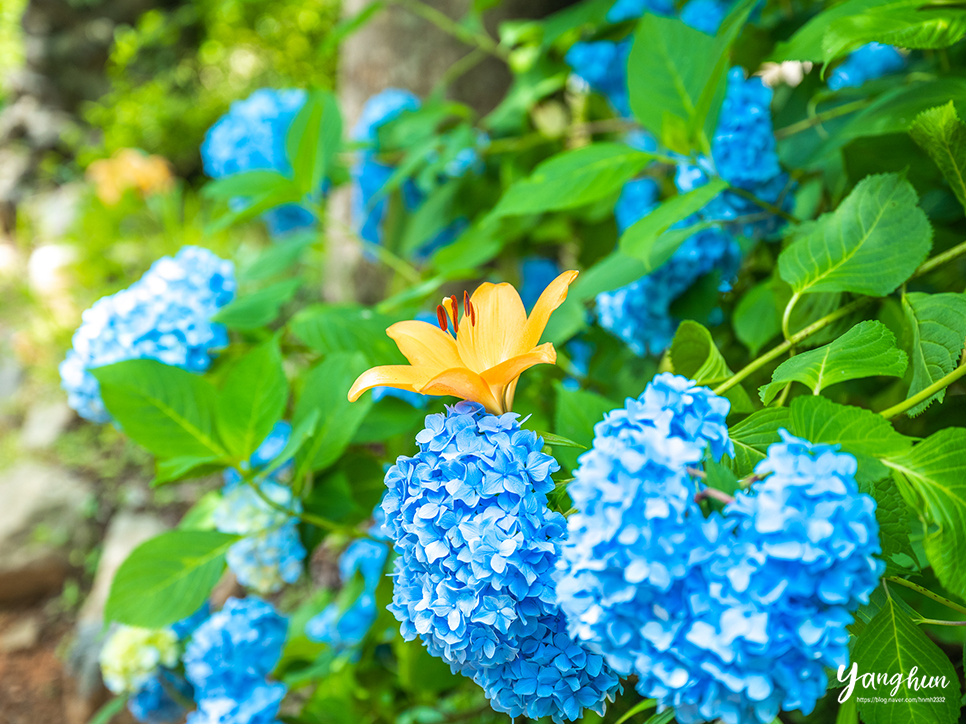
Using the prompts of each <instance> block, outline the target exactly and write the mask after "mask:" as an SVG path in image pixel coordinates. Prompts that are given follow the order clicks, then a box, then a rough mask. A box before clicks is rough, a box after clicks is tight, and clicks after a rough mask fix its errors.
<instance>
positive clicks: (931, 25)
mask: <svg viewBox="0 0 966 724" xmlns="http://www.w3.org/2000/svg"><path fill="white" fill-rule="evenodd" d="M917 6H919V7H917ZM964 35H966V11H964V10H963V9H962V8H956V7H943V6H942V5H938V4H937V5H927V4H926V3H923V2H915V3H912V2H910V3H906V5H905V7H885V8H869V9H867V10H865V11H864V12H862V13H859V14H857V15H850V16H848V17H844V18H839V19H837V20H835V21H834V22H832V23H830V24H829V26H828V27H827V28H826V29H825V36H824V37H823V39H822V50H823V54H824V60H825V62H829V61H832V60H834V59H835V58H839V57H841V56H843V55H846V54H848V53H851V52H852V51H853V50H857V49H858V48H860V47H862V46H863V45H865V44H866V43H871V42H878V43H885V44H887V45H896V46H899V47H901V48H910V49H912V48H915V49H926V48H945V47H948V46H950V45H952V44H953V43H956V42H958V41H960V40H962V38H963V36H964Z"/></svg>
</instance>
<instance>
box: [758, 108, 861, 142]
mask: <svg viewBox="0 0 966 724" xmlns="http://www.w3.org/2000/svg"><path fill="white" fill-rule="evenodd" d="M871 104H872V101H871V100H869V99H868V98H863V99H862V100H858V101H852V102H851V103H843V104H842V105H840V106H836V107H835V108H830V109H829V110H827V111H822V112H821V113H816V114H815V115H814V116H811V117H809V118H806V119H804V120H801V121H798V122H797V123H793V124H791V125H790V126H785V127H784V128H779V129H778V130H777V131H775V138H776V139H777V140H779V141H780V140H781V139H783V138H788V136H794V135H795V134H796V133H801V132H802V131H807V130H808V129H809V128H813V127H815V126H819V125H821V124H822V123H824V122H825V121H831V120H832V119H833V118H838V117H839V116H845V115H848V114H849V113H853V112H854V111H858V110H861V109H863V108H865V107H866V106H868V105H871Z"/></svg>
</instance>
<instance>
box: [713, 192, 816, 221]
mask: <svg viewBox="0 0 966 724" xmlns="http://www.w3.org/2000/svg"><path fill="white" fill-rule="evenodd" d="M728 190H729V191H730V192H731V193H733V194H735V195H737V196H741V197H742V198H744V199H748V200H749V201H750V202H752V203H753V204H755V205H757V206H760V207H761V208H763V209H765V211H768V212H770V213H772V214H774V215H775V216H780V217H781V218H783V219H785V221H787V222H789V223H791V224H801V223H802V220H801V219H799V218H798V217H797V216H793V215H792V214H789V213H788V212H787V211H785V209H783V208H781V207H780V206H775V204H773V203H771V202H770V201H765V200H764V199H760V198H758V197H757V196H755V195H754V194H753V193H751V191H748V190H746V189H742V188H739V187H737V186H729V187H728Z"/></svg>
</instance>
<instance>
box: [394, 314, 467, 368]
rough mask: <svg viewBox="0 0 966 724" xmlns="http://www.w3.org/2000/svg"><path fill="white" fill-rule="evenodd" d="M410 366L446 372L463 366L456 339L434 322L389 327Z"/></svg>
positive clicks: (397, 324)
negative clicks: (432, 368)
mask: <svg viewBox="0 0 966 724" xmlns="http://www.w3.org/2000/svg"><path fill="white" fill-rule="evenodd" d="M386 334H388V335H389V336H390V337H391V338H392V339H393V341H394V342H395V343H396V346H397V347H399V351H400V352H402V353H403V355H405V357H406V359H408V360H409V363H410V364H411V365H415V366H417V367H435V368H436V369H437V371H440V372H441V371H443V370H446V369H449V368H451V367H462V366H463V362H462V360H460V355H459V352H457V351H456V340H454V339H453V338H452V337H451V336H450V335H448V334H446V332H444V331H443V330H441V329H440V328H439V327H437V326H436V325H435V324H430V323H429V322H420V321H407V322H397V323H396V324H394V325H392V326H391V327H389V329H387V330H386Z"/></svg>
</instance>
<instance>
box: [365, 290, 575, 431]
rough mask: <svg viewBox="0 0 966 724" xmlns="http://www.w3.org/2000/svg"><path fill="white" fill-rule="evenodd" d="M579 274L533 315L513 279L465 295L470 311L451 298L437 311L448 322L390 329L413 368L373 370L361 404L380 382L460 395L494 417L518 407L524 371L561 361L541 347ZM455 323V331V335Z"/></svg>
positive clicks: (546, 296)
mask: <svg viewBox="0 0 966 724" xmlns="http://www.w3.org/2000/svg"><path fill="white" fill-rule="evenodd" d="M576 278H577V272H575V271H567V272H564V273H563V274H561V275H560V276H558V277H557V278H556V279H554V280H553V281H552V282H551V283H550V285H549V286H548V287H547V288H546V289H545V290H544V292H543V294H541V295H540V299H538V300H537V303H536V304H535V305H534V307H533V311H532V312H530V316H529V317H528V316H527V313H526V310H525V309H524V307H523V302H522V301H521V300H520V295H519V294H517V290H516V289H514V288H513V287H512V286H511V285H510V284H506V283H504V284H490V283H489V282H487V283H485V284H481V285H480V286H479V287H478V288H477V290H476V291H475V292H473V296H472V297H468V295H467V294H466V293H465V292H464V293H463V316H462V318H460V319H457V317H458V314H459V304H458V303H457V300H456V297H450V298H449V299H444V300H443V304H441V305H439V307H437V309H436V313H437V315H438V316H439V323H440V326H439V327H437V326H436V325H435V324H430V323H428V322H420V321H406V322H397V323H396V324H394V325H392V326H391V327H389V329H387V330H386V334H388V335H389V336H390V337H391V338H392V339H393V340H394V341H395V342H396V346H398V347H399V351H400V352H402V353H403V355H405V357H406V359H408V360H409V364H408V365H386V366H382V367H373V368H372V369H370V370H367V371H366V372H363V373H362V374H361V375H360V376H359V379H357V380H356V381H355V383H354V384H353V385H352V389H350V390H349V400H350V401H351V402H355V401H356V400H358V399H359V397H360V396H361V395H362V393H363V392H365V391H366V390H369V389H372V388H373V387H395V388H397V389H400V390H408V391H410V392H420V393H422V394H424V395H453V396H455V397H461V398H463V399H464V400H471V401H473V402H479V403H480V404H482V405H483V406H484V407H485V408H486V409H487V410H489V411H490V412H492V413H494V414H501V413H504V412H507V411H508V410H509V409H510V407H511V406H512V405H513V395H514V392H516V387H517V380H518V379H519V377H520V373H521V372H523V371H524V370H527V369H530V368H531V367H533V366H534V365H539V364H554V363H555V362H556V361H557V352H556V350H555V349H554V348H553V345H552V344H551V343H549V342H547V343H545V344H538V342H539V341H540V336H541V335H542V334H543V330H544V328H545V327H546V326H547V322H548V321H549V319H550V315H551V313H552V312H553V311H554V310H555V309H556V308H557V307H559V306H560V305H561V304H562V303H563V301H564V300H565V299H566V298H567V289H568V287H569V286H570V284H571V283H572V282H573V280H574V279H576ZM449 327H452V329H453V332H454V333H455V335H456V336H455V339H454V337H453V335H451V334H449V333H448V331H447V330H448V328H449Z"/></svg>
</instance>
